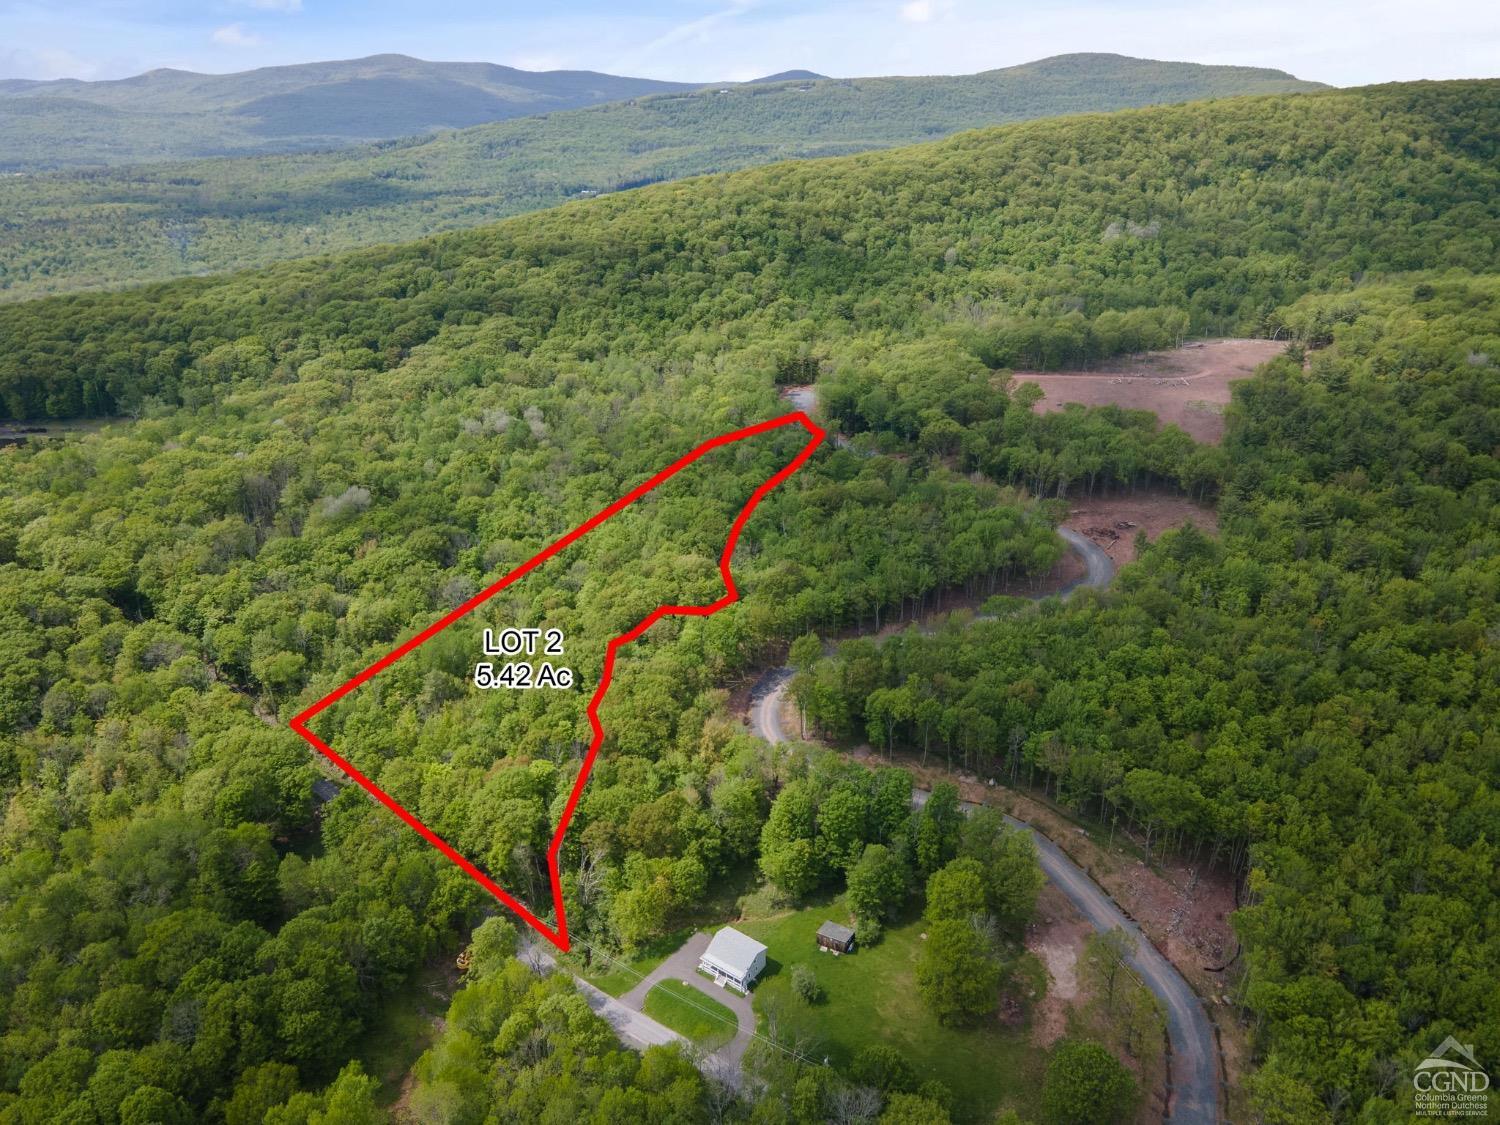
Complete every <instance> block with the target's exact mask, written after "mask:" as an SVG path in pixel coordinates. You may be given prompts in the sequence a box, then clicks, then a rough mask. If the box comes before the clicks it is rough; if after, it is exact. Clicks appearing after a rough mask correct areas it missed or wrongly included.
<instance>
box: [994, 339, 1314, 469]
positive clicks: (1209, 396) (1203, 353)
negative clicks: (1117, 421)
mask: <svg viewBox="0 0 1500 1125" xmlns="http://www.w3.org/2000/svg"><path fill="white" fill-rule="evenodd" d="M1284 350H1286V342H1285V341H1277V340H1204V341H1200V342H1195V343H1191V344H1184V345H1183V346H1182V347H1180V348H1173V349H1172V350H1171V351H1164V352H1143V353H1141V354H1140V355H1135V356H1130V357H1128V358H1124V359H1120V360H1115V361H1112V362H1110V363H1108V364H1106V365H1105V366H1103V367H1101V368H1099V369H1097V370H1093V371H1017V372H1015V381H1016V382H1018V383H1035V384H1037V386H1039V387H1041V388H1042V392H1043V393H1044V394H1045V395H1046V396H1047V397H1046V398H1044V399H1042V400H1041V401H1040V402H1039V403H1037V405H1036V409H1037V410H1039V411H1048V410H1061V409H1062V408H1063V406H1064V404H1066V403H1069V402H1078V403H1082V404H1083V405H1085V406H1103V405H1105V404H1106V403H1115V404H1116V405H1119V406H1123V407H1125V408H1126V409H1129V410H1149V411H1151V412H1152V413H1153V414H1155V415H1156V416H1157V417H1158V418H1160V419H1161V420H1162V422H1163V423H1167V422H1172V423H1175V424H1176V425H1178V426H1180V427H1181V428H1182V429H1183V430H1185V431H1186V432H1187V433H1188V434H1189V435H1190V436H1191V437H1192V438H1193V440H1194V441H1201V442H1205V443H1207V444H1209V445H1218V444H1219V442H1220V441H1222V440H1223V438H1224V407H1225V406H1227V405H1228V404H1229V384H1230V383H1232V382H1234V381H1235V380H1238V379H1245V378H1248V377H1249V376H1250V374H1251V373H1252V372H1253V371H1254V370H1255V369H1256V368H1257V367H1258V366H1260V365H1261V364H1262V363H1265V362H1266V361H1267V360H1268V359H1271V358H1273V357H1275V356H1277V355H1280V354H1281V353H1282V352H1283V351H1284Z"/></svg>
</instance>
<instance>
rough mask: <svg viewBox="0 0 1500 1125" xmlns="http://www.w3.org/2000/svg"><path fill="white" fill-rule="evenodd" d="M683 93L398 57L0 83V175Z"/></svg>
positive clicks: (268, 148)
mask: <svg viewBox="0 0 1500 1125" xmlns="http://www.w3.org/2000/svg"><path fill="white" fill-rule="evenodd" d="M692 88H693V86H692V84H691V83H687V82H658V81H656V80H654V79H650V78H621V77H617V76H616V75H613V74H596V73H594V72H592V71H581V70H574V71H569V70H554V71H545V72H533V71H526V70H517V69H515V68H514V67H509V66H495V65H493V64H491V63H463V62H458V63H450V62H426V61H424V60H422V59H414V58H410V57H408V56H406V55H371V56H370V57H368V58H363V59H346V60H337V61H331V62H316V63H300V64H296V65H293V66H268V67H262V68H260V69H258V70H247V71H241V72H239V73H236V74H195V73H193V72H191V71H186V70H153V71H150V72H148V73H146V74H138V75H135V76H134V77H132V78H120V79H114V80H111V81H103V82H82V81H79V80H77V79H71V78H65V79H58V80H56V81H50V82H33V81H25V80H20V79H8V80H0V153H3V154H4V155H3V156H0V171H37V170H41V169H47V168H99V167H108V166H111V165H118V164H133V163H143V162H146V161H155V160H182V159H185V158H189V157H195V156H221V155H226V154H229V153H256V154H258V155H265V154H267V153H274V152H297V151H304V150H307V149H312V148H320V149H327V148H333V147H337V146H340V145H347V144H353V143H355V142H359V141H372V140H380V139H385V138H390V137H402V136H409V135H412V134H415V133H427V132H431V131H432V130H434V129H440V128H461V127H463V126H465V125H477V124H480V123H481V122H485V121H503V120H505V119H506V118H508V117H519V116H523V115H525V114H531V113H548V112H550V111H553V110H561V109H577V108H579V107H580V106H586V105H596V104H597V103H599V102H609V101H616V100H618V99H621V98H633V97H639V96H641V95H643V94H656V93H661V92H664V91H668V90H689V89H692Z"/></svg>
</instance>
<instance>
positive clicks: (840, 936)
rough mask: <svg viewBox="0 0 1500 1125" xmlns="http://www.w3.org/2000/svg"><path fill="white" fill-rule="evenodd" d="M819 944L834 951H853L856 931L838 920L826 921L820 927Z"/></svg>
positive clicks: (820, 946)
mask: <svg viewBox="0 0 1500 1125" xmlns="http://www.w3.org/2000/svg"><path fill="white" fill-rule="evenodd" d="M818 946H819V948H821V949H827V950H829V951H830V952H833V953H853V952H854V931H853V930H851V929H850V928H849V927H848V926H840V925H839V924H838V923H837V922H824V923H823V924H822V925H821V926H819V927H818Z"/></svg>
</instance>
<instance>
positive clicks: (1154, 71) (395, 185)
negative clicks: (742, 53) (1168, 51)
mask: <svg viewBox="0 0 1500 1125" xmlns="http://www.w3.org/2000/svg"><path fill="white" fill-rule="evenodd" d="M408 61H409V60H408ZM424 65H435V64H424ZM254 73H260V72H254ZM526 77H527V78H529V79H533V80H536V79H540V78H543V77H547V76H541V75H528V76H526ZM596 77H599V76H596ZM247 78H248V76H247ZM619 81H624V80H619ZM247 85H248V82H247ZM1317 88H1318V86H1317V84H1316V83H1311V82H1300V81H1298V80H1297V79H1294V78H1292V77H1291V76H1290V75H1287V74H1283V73H1281V72H1280V71H1273V70H1258V69H1254V68H1250V67H1224V66H1198V65H1194V64H1191V63H1169V62H1154V61H1150V60H1145V59H1127V58H1122V57H1119V56H1114V55H1067V56H1062V57H1060V58H1055V59H1046V60H1043V61H1041V62H1036V63H1029V64H1027V65H1025V66H1018V67H1010V68H1007V69H1005V70H994V71H987V72H985V73H983V74H973V75H963V76H957V77H937V78H859V79H849V80H826V81H805V80H794V81H782V82H778V83H774V84H770V85H765V84H759V83H749V84H745V85H741V86H712V87H709V88H706V89H703V90H686V89H684V90H679V91H676V92H674V93H671V94H666V95H662V96H657V97H636V98H633V99H632V100H630V101H621V102H618V103H617V104H613V105H608V106H600V107H597V108H595V109H592V110H587V111H580V112H575V113H560V112H551V113H548V114H547V115H546V116H544V117H529V118H521V119H518V120H512V121H505V122H503V123H500V124H496V125H485V126H480V127H476V128H471V129H465V130H461V131H458V132H452V133H445V134H441V135H439V136H436V137H426V138H418V139H415V140H407V141H401V142H396V143H390V144H381V145H375V146H370V147H356V148H348V149H344V150H342V151H332V152H317V153H311V154H308V153H300V154H298V155H291V156H276V157H269V156H264V155H261V156H256V157H254V158H246V159H221V160H200V161H194V162H192V163H174V164H158V165H144V166H140V165H138V166H136V167H131V168H121V169H116V170H111V171H98V170H89V171H87V172H68V173H59V174H54V175H27V176H12V177H0V213H4V214H5V215H6V216H7V221H6V222H5V223H0V300H5V299H11V300H14V299H17V298H19V297H27V296H39V295H42V294H46V293H57V292H67V291H69V290H75V289H96V288H101V287H105V286H110V285H116V284H120V283H125V282H141V281H152V280H158V279H163V278H168V277H182V276H187V275H192V274H201V273H212V272H220V271H223V270H227V269H237V268H243V267H245V266H254V265H264V264H267V263H270V262H274V261H280V260H284V259H287V258H295V257H305V256H307V255H311V254H319V253H327V252H330V251H336V250H344V249H352V248H354V247H357V246H365V245H370V244H372V243H378V242H394V241H399V240H401V239H407V238H416V237H418V236H420V235H425V234H431V233H434V232H436V231H440V230H450V229H456V228H462V227H471V226H476V225H478V224H480V223H484V222H489V221H493V220H495V219H499V218H503V217H504V216H506V215H510V214H515V213H517V212H520V211H528V210H534V209H536V208H540V207H548V206H552V205H554V204H557V203H561V202H563V201H564V200H567V199H570V198H574V197H577V196H580V195H587V194H595V193H599V192H610V191H617V190H619V189H621V188H628V187H633V186H638V185H640V184H646V183H651V182H654V181H657V180H668V179H679V178H681V177H683V176H691V175H698V174H701V173H705V172H720V171H727V170H730V169H734V168H743V167H747V166H750V165H755V164H766V163H770V162H771V161H774V160H782V159H787V158H791V157H812V156H830V155H835V154H838V153H850V152H857V151H861V150H864V149H872V148H886V147H889V146H891V145H897V144H909V143H912V142H915V141H923V140H929V139H932V138H935V137H939V136H944V135H947V134H949V133H953V132H956V131H958V130H960V129H970V128H975V127H977V126H981V125H991V124H1000V123H1003V122H1008V121H1020V120H1024V119H1028V118H1035V117H1046V116H1053V115H1057V114H1064V113H1082V112H1088V111H1096V110H1110V109H1123V108H1126V107H1130V106H1142V105H1151V104H1158V103H1168V102H1182V101H1191V100H1194V99H1197V98H1206V97H1222V96H1228V95H1237V94H1259V93H1285V92H1291V91H1296V90H1312V89H1317ZM638 92H644V91H629V92H627V91H625V90H623V89H622V90H620V91H619V92H617V93H616V95H615V96H617V97H619V98H625V97H627V96H628V94H629V93H638ZM293 96H294V95H292V94H286V95H282V97H283V98H291V97H293ZM295 96H298V97H306V96H307V95H295ZM397 100H398V101H402V99H400V98H398V99H397ZM33 101H37V102H38V104H41V102H40V101H39V100H38V99H33ZM9 104H10V103H8V102H3V101H0V105H9ZM422 104H423V103H422V101H421V100H420V99H418V100H416V102H415V105H413V106H408V105H406V104H405V102H404V101H402V108H401V113H400V115H397V116H396V119H399V120H410V119H411V114H413V113H415V112H418V111H419V109H420V107H421V105H422ZM466 104H467V103H466ZM525 104H528V105H532V107H533V108H532V109H530V110H528V111H527V112H540V109H539V108H538V106H545V107H546V108H549V109H551V108H557V107H554V106H553V105H552V103H550V102H540V103H525ZM470 108H471V111H472V107H470ZM237 112H238V111H237ZM299 115H300V116H301V117H302V118H304V119H314V118H316V116H317V114H316V113H313V112H312V111H308V112H307V113H301V112H300V111H299ZM503 116H512V115H511V114H505V115H503ZM392 118H393V115H392V114H390V113H385V114H383V115H382V120H384V121H387V122H388V121H390V120H392ZM434 123H437V122H436V121H435V122H434ZM450 123H451V122H450ZM405 131H406V132H412V133H415V132H422V131H425V129H423V128H418V127H417V126H415V125H413V126H411V127H410V128H408V129H407V130H405ZM400 132H401V130H397V129H391V130H390V131H387V132H385V133H382V134H379V135H382V136H394V135H397V134H398V133H400ZM169 135H170V134H169ZM56 142H57V138H55V137H53V138H52V139H51V140H50V141H49V145H48V151H49V152H50V151H57V150H58V148H59V145H58V144H57V143H56ZM286 147H289V146H284V147H283V148H282V149H281V150H280V151H285V150H286ZM69 148H70V150H71V146H69ZM9 151H12V152H16V153H20V152H22V151H23V148H18V147H12V148H11V149H9ZM16 166H17V167H20V166H21V165H16ZM3 167H4V164H3V162H0V168H3Z"/></svg>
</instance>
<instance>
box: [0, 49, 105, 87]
mask: <svg viewBox="0 0 1500 1125" xmlns="http://www.w3.org/2000/svg"><path fill="white" fill-rule="evenodd" d="M98 74H99V67H98V66H97V65H96V64H94V63H93V62H91V61H89V60H87V59H82V58H79V57H78V56H77V55H75V54H72V53H71V52H69V51H64V50H59V49H56V48H48V47H40V48H37V49H35V50H19V51H18V50H13V49H12V50H4V51H0V77H4V78H35V79H40V80H41V81H50V80H52V79H54V78H83V79H89V78H94V77H97V76H98Z"/></svg>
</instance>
